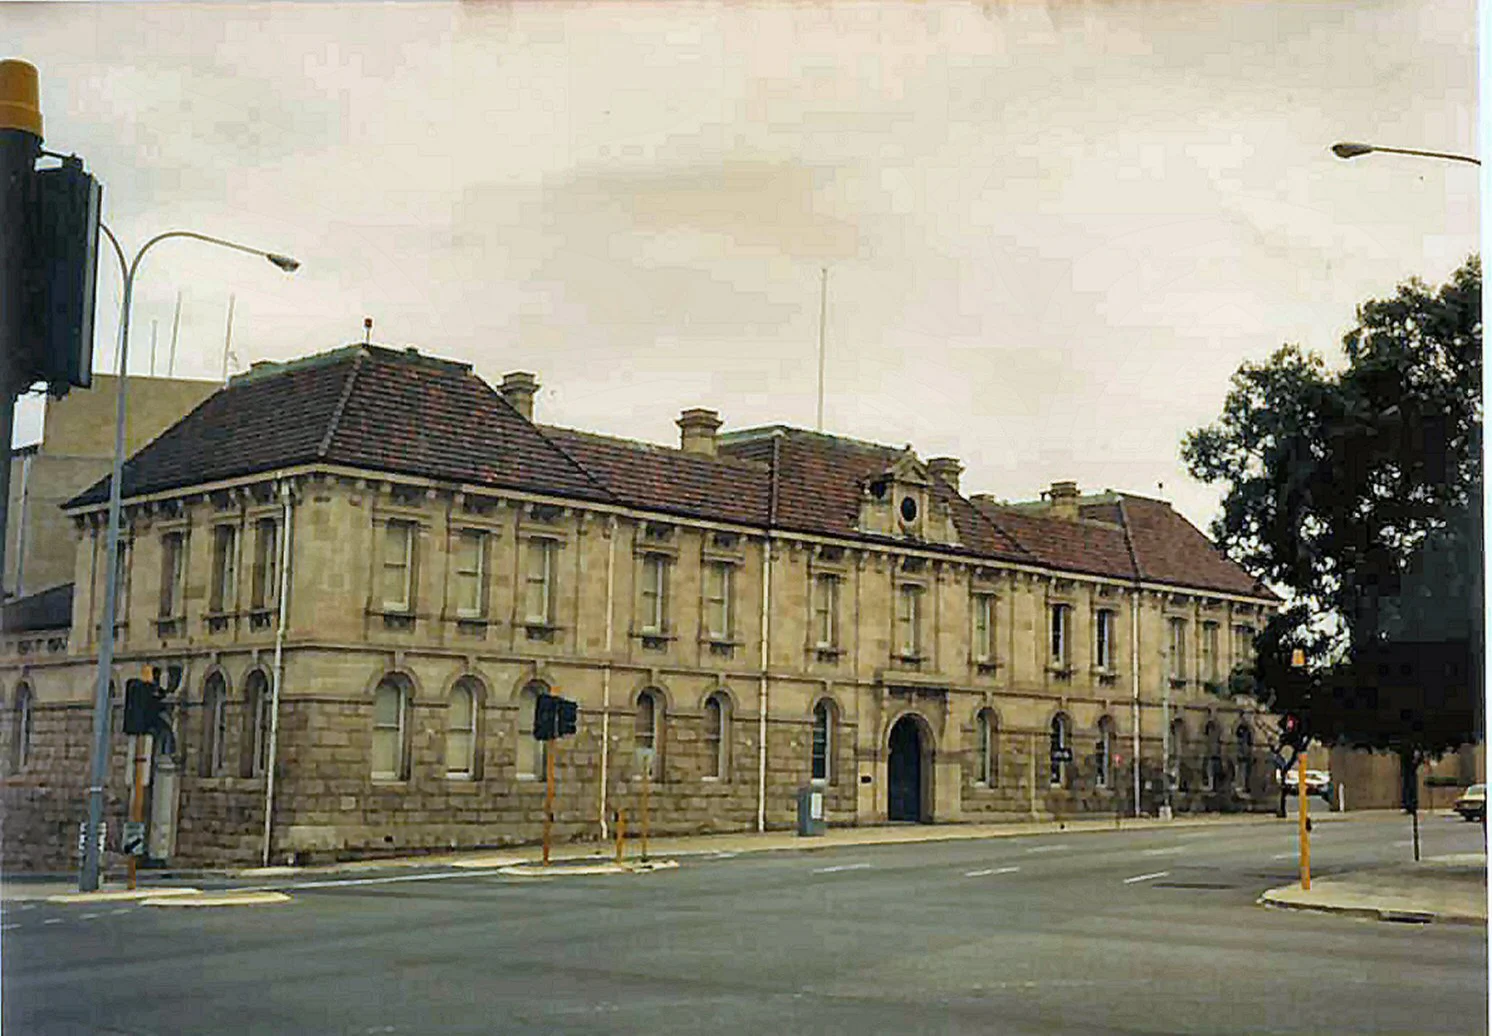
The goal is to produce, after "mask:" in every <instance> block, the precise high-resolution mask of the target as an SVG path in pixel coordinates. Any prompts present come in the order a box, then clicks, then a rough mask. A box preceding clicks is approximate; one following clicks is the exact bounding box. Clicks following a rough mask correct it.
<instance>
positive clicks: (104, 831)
mask: <svg viewBox="0 0 1492 1036" xmlns="http://www.w3.org/2000/svg"><path fill="white" fill-rule="evenodd" d="M108 834H109V825H108V823H106V822H105V823H100V824H99V825H98V854H99V856H103V855H104V840H105V838H106V837H107V836H108ZM87 842H88V821H86V820H82V821H79V822H78V856H79V857H80V858H81V857H82V856H84V855H85V854H86V847H87Z"/></svg>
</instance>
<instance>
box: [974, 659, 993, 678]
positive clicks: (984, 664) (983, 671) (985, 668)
mask: <svg viewBox="0 0 1492 1036" xmlns="http://www.w3.org/2000/svg"><path fill="white" fill-rule="evenodd" d="M972 665H973V666H974V670H975V672H977V673H978V674H979V675H980V676H993V675H994V674H995V673H997V672H999V671H1000V663H999V662H996V661H995V660H994V659H992V658H985V659H978V658H976V659H974V661H973V662H972Z"/></svg>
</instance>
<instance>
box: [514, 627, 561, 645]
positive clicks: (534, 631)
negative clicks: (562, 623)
mask: <svg viewBox="0 0 1492 1036" xmlns="http://www.w3.org/2000/svg"><path fill="white" fill-rule="evenodd" d="M559 631H560V627H558V626H551V625H550V624H548V623H544V622H525V623H524V624H523V635H524V636H525V637H527V638H528V639H529V640H542V641H543V642H544V643H546V644H553V643H554V635H555V634H556V633H558V632H559Z"/></svg>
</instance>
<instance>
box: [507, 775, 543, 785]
mask: <svg viewBox="0 0 1492 1036" xmlns="http://www.w3.org/2000/svg"><path fill="white" fill-rule="evenodd" d="M513 779H514V780H515V781H518V782H520V783H522V784H535V783H537V782H539V781H541V780H543V779H544V778H542V777H540V776H539V775H538V774H536V773H515V774H514V775H513Z"/></svg>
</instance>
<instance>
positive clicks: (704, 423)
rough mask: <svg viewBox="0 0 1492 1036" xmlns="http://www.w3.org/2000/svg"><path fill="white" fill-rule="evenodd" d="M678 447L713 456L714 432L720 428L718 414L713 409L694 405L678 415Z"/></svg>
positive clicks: (689, 451)
mask: <svg viewBox="0 0 1492 1036" xmlns="http://www.w3.org/2000/svg"><path fill="white" fill-rule="evenodd" d="M675 423H676V424H677V425H678V426H679V449H681V450H683V451H684V452H685V453H698V454H700V455H701V456H705V457H713V456H715V432H716V431H717V430H718V429H719V428H720V415H719V414H718V413H716V412H715V411H713V410H706V409H704V408H703V407H695V408H694V409H692V410H685V411H684V412H683V413H682V414H680V415H679V419H678V421H676V422H675Z"/></svg>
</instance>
